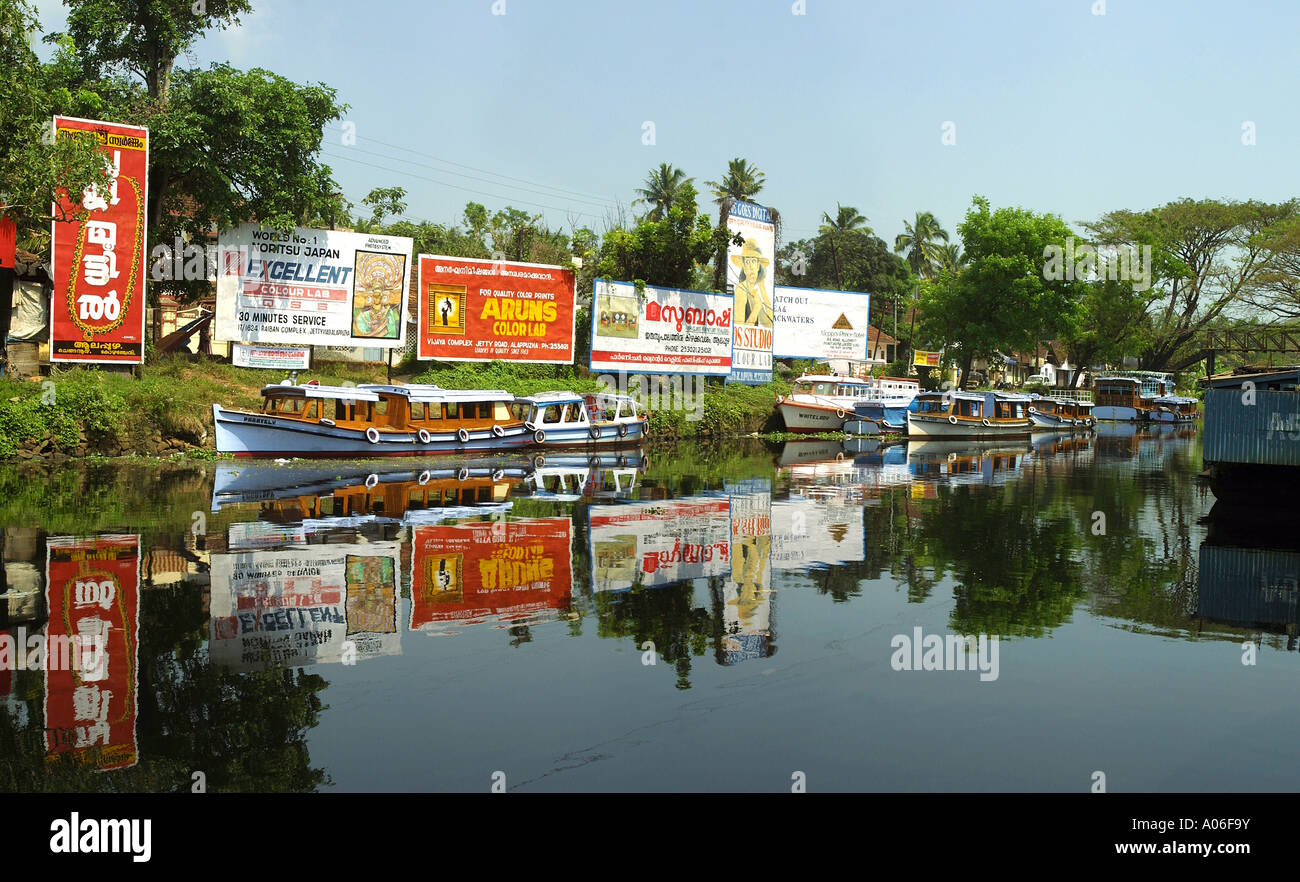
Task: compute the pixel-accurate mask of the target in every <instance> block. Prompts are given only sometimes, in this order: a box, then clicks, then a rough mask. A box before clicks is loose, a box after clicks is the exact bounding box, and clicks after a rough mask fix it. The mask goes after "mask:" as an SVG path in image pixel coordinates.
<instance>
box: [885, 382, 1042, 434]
mask: <svg viewBox="0 0 1300 882" xmlns="http://www.w3.org/2000/svg"><path fill="white" fill-rule="evenodd" d="M1032 401H1033V399H1031V398H1030V397H1029V396H1027V395H1015V394H1011V393H1007V392H961V391H953V392H924V393H922V394H920V395H918V396H917V397H916V409H915V410H914V411H909V412H908V414H907V430H908V435H909V437H916V438H973V439H981V440H983V439H994V438H1028V437H1029V436H1030V433H1031V432H1032V430H1033V426H1034V421H1033V419H1031V418H1030V416H1029V412H1028V408H1029V406H1030V403H1031V402H1032Z"/></svg>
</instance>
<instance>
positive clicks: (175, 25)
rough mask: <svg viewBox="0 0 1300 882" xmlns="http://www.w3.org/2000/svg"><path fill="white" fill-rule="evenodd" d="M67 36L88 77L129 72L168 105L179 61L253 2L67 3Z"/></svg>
mask: <svg viewBox="0 0 1300 882" xmlns="http://www.w3.org/2000/svg"><path fill="white" fill-rule="evenodd" d="M65 3H66V5H67V7H68V33H69V34H70V35H71V36H72V39H73V41H74V42H75V43H76V45H77V46H78V47H79V48H80V50H81V53H80V57H81V59H82V62H83V64H84V66H85V72H86V76H87V78H88V79H91V80H96V79H101V78H102V77H103V75H104V73H105V72H106V71H108V72H115V71H119V70H124V71H127V72H129V73H132V74H135V75H137V76H139V77H140V78H141V79H143V80H144V82H145V86H146V87H147V88H148V90H149V98H150V99H151V100H153V101H155V102H158V103H161V104H166V103H167V102H168V100H169V98H170V93H171V82H172V71H173V69H174V68H175V65H176V59H177V57H179V56H180V55H181V53H183V52H184V51H185V50H186V49H188V48H189V47H190V46H191V45H193V43H194V41H195V40H197V39H198V38H199V37H201V36H202V35H203V34H205V33H207V32H208V31H209V30H211V29H213V28H216V29H218V30H225V29H226V28H228V27H229V26H231V25H235V24H239V16H240V15H242V14H244V13H248V12H252V10H253V7H252V5H251V4H250V3H249V0H203V8H202V10H201V11H199V12H198V13H196V11H195V10H196V4H195V3H193V2H190V0H65Z"/></svg>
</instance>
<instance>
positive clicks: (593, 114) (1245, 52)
mask: <svg viewBox="0 0 1300 882" xmlns="http://www.w3.org/2000/svg"><path fill="white" fill-rule="evenodd" d="M253 3H254V7H255V12H254V14H253V15H251V16H248V17H246V18H245V20H244V23H243V25H242V26H241V27H239V28H237V29H232V30H228V31H225V32H213V33H212V34H210V35H209V36H207V37H205V38H204V39H203V40H202V41H201V43H199V44H198V45H197V46H196V48H195V50H194V52H193V53H192V57H191V58H190V59H187V60H186V62H185V63H198V64H202V65H206V64H208V63H209V62H212V61H217V60H222V61H228V62H230V63H231V64H234V65H235V66H237V67H241V68H249V67H265V68H268V69H270V70H273V71H275V72H276V73H279V74H282V75H284V76H287V77H290V78H292V79H294V80H297V81H300V82H305V81H319V82H325V83H327V84H329V85H331V86H334V87H335V88H336V89H337V90H338V93H339V98H340V100H342V101H343V102H346V103H347V104H349V105H351V108H350V110H349V111H348V112H347V114H346V116H345V118H346V119H347V120H348V121H349V122H352V123H354V124H355V126H356V128H355V132H356V136H357V138H356V143H355V145H352V146H344V145H343V143H342V135H343V133H342V132H341V131H340V130H338V129H337V128H335V129H330V130H327V135H326V148H325V151H326V153H327V156H326V157H325V159H326V161H327V162H328V163H329V164H330V166H331V167H332V168H333V169H334V170H335V173H336V177H337V179H338V180H339V181H340V183H341V184H342V185H343V188H344V192H345V193H346V194H347V196H348V198H349V199H351V200H352V201H353V202H356V203H359V202H360V200H361V198H362V197H363V196H364V195H365V194H366V193H367V192H368V191H369V190H370V189H371V188H372V187H379V186H402V187H405V188H406V189H407V191H408V194H409V196H408V200H407V201H408V204H409V207H408V216H410V217H413V218H419V219H429V220H435V221H440V222H449V221H453V220H456V219H458V218H459V216H460V212H461V210H462V208H463V206H464V204H465V202H467V201H469V200H474V201H478V202H482V203H484V204H485V205H487V206H488V208H489V209H497V208H500V207H503V206H505V205H506V204H514V205H516V206H517V207H520V208H524V209H528V210H531V211H536V212H540V213H541V214H543V215H544V216H545V218H546V220H547V221H548V222H549V223H550V224H551V225H552V226H562V227H565V228H567V227H568V226H569V225H570V222H571V221H573V222H576V223H577V224H579V225H586V226H592V227H593V228H595V229H597V230H599V229H601V228H602V226H601V221H602V218H604V217H605V216H606V215H607V213H608V212H609V211H610V210H611V209H612V207H613V206H614V205H615V204H617V203H622V204H624V205H627V204H629V203H630V202H631V200H632V199H634V198H635V193H634V192H633V190H634V188H635V187H637V186H638V185H639V184H640V182H641V180H642V179H643V178H644V177H645V175H646V173H647V171H648V170H649V169H651V168H652V167H655V166H657V165H658V164H659V163H660V162H669V163H672V164H673V165H676V166H678V167H680V168H683V169H684V170H685V171H686V172H687V174H689V175H692V176H694V177H695V179H696V182H697V185H699V186H700V187H701V189H704V188H703V186H702V185H703V182H704V181H706V180H710V179H715V178H717V177H719V176H720V175H721V174H722V173H723V172H724V171H725V168H726V163H727V160H728V159H730V158H731V157H734V156H743V157H745V158H747V159H749V160H750V161H752V162H754V163H755V164H757V165H758V167H759V168H760V169H762V170H763V171H764V172H765V173H766V175H767V186H766V188H765V189H764V191H763V193H762V194H761V195H760V197H759V199H758V201H759V202H762V203H763V204H767V205H772V206H775V207H776V208H778V209H779V210H780V211H781V212H782V216H783V218H784V220H785V224H786V233H785V239H786V240H790V239H795V238H801V237H803V236H806V235H810V234H812V233H814V232H815V230H816V227H817V224H818V222H819V220H820V217H821V213H822V212H823V211H831V212H832V214H833V213H834V208H835V204H836V202H841V203H844V204H846V205H853V206H855V207H856V208H858V210H859V211H861V212H862V213H863V214H865V215H866V216H867V218H868V219H869V221H870V224H871V226H872V227H873V228H874V230H875V231H876V233H877V234H878V235H880V236H882V237H883V238H885V239H886V241H888V242H890V243H891V244H892V242H893V238H894V236H895V235H896V234H897V233H899V232H901V230H902V221H903V219H904V218H909V219H910V218H912V217H913V216H914V215H915V213H916V212H917V211H919V210H931V211H933V212H934V213H935V214H936V215H937V216H938V218H939V220H940V222H941V223H942V224H943V226H944V227H945V229H947V230H949V231H950V232H952V233H955V232H956V226H957V224H958V223H960V221H961V219H962V217H963V215H964V214H965V211H966V209H967V207H968V206H969V205H970V200H971V197H972V196H973V195H974V194H976V193H979V194H982V195H984V196H987V197H988V198H989V199H990V200H991V201H992V203H993V205H994V207H999V206H1003V205H1018V206H1022V207H1024V208H1028V209H1032V210H1035V211H1050V212H1054V213H1056V214H1058V215H1060V216H1062V217H1063V218H1065V220H1067V221H1069V222H1071V223H1078V222H1081V221H1086V220H1090V219H1093V218H1095V217H1097V216H1099V215H1100V214H1102V213H1103V212H1105V211H1108V210H1111V209H1115V208H1132V209H1143V208H1149V207H1154V206H1156V205H1159V204H1162V203H1164V202H1166V201H1169V200H1172V199H1177V198H1180V197H1183V196H1192V197H1198V198H1199V197H1216V198H1223V199H1248V198H1257V199H1265V200H1270V201H1280V200H1283V199H1287V198H1290V197H1291V196H1292V195H1295V194H1296V190H1297V187H1296V157H1297V155H1300V151H1298V150H1297V148H1300V116H1298V115H1297V114H1296V113H1295V102H1294V97H1293V93H1294V88H1295V86H1294V83H1295V71H1294V64H1295V60H1294V59H1295V57H1296V56H1295V49H1294V42H1295V39H1296V35H1297V33H1300V4H1298V3H1294V2H1240V3H1232V4H1228V3H1224V2H1205V0H1181V2H1173V0H1168V2H1166V0H1104V14H1102V15H1097V14H1094V11H1095V9H1096V8H1097V5H1098V4H1097V0H1037V2H1029V0H1023V2H1022V0H985V2H972V0H954V2H936V0H917V2H906V3H901V2H891V3H875V2H866V0H859V2H852V0H845V2H840V0H805V2H804V3H803V4H802V5H803V8H804V12H805V14H803V15H795V14H793V12H794V11H795V9H794V4H793V3H792V0H694V2H691V0H656V2H653V3H645V4H633V3H625V2H617V0H607V2H595V0H496V4H494V0H455V2H436V0H435V2H414V0H395V2H385V0H373V2H370V3H357V2H355V0H351V2H342V0H318V2H312V3H306V2H288V0H261V2H259V0H253ZM501 3H504V11H505V14H504V15H494V14H493V8H494V5H495V6H496V8H497V10H498V11H499V10H500V9H501V8H502V7H501V5H500V4H501ZM38 5H39V7H40V10H41V13H42V21H43V24H44V26H45V27H46V29H47V30H56V29H58V27H59V26H60V25H61V23H62V21H61V19H62V16H63V14H64V13H63V10H62V8H61V6H60V5H59V4H57V3H55V2H52V0H41V2H40V3H39V4H38ZM647 121H649V122H653V123H654V134H655V143H654V144H653V146H648V145H646V144H643V131H644V129H643V125H644V123H646V122H647ZM947 122H951V123H953V124H954V125H955V136H956V137H955V140H956V143H955V144H951V145H945V144H943V143H942V135H943V126H944V124H945V123H947ZM1247 122H1249V123H1253V128H1254V137H1255V144H1254V145H1253V146H1247V145H1244V144H1243V143H1242V139H1243V125H1244V124H1245V123H1247ZM363 151H367V152H363ZM399 160H408V161H410V162H414V163H417V164H410V162H402V161H399ZM450 163H457V164H458V165H453V164H450ZM376 166H377V167H376ZM475 178H478V179H479V180H476V179H475ZM453 185H454V186H453ZM458 188H462V189H458ZM471 191H474V192H471ZM701 201H702V203H704V202H705V201H706V200H703V199H702V200H701ZM543 206H545V207H543Z"/></svg>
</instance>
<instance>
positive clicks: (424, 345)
mask: <svg viewBox="0 0 1300 882" xmlns="http://www.w3.org/2000/svg"><path fill="white" fill-rule="evenodd" d="M576 284H577V282H576V278H575V276H574V273H573V270H572V269H568V268H565V267H560V266H547V265H544V264H539V263H510V262H508V261H504V260H497V261H493V260H475V259H473V258H468V257H440V256H437V255H429V254H421V255H420V279H419V293H420V296H419V301H420V306H419V319H418V324H417V328H418V333H419V346H418V352H417V356H418V357H419V358H422V359H426V360H427V359H441V360H443V361H493V360H497V359H500V360H502V361H524V362H534V363H538V364H573V322H574V302H575V301H576V299H577V287H576Z"/></svg>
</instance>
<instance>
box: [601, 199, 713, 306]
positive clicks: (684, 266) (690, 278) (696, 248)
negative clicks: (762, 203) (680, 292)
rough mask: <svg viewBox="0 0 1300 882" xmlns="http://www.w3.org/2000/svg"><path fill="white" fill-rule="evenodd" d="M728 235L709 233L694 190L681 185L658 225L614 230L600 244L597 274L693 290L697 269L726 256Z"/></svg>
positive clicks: (647, 222) (640, 225) (644, 222)
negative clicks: (719, 253)
mask: <svg viewBox="0 0 1300 882" xmlns="http://www.w3.org/2000/svg"><path fill="white" fill-rule="evenodd" d="M726 241H727V231H726V228H725V227H724V228H723V229H722V230H717V229H713V228H711V226H710V224H709V219H708V217H706V216H705V215H702V214H699V213H698V209H697V207H696V193H695V187H694V186H692V185H691V184H689V183H687V184H683V185H682V189H681V191H680V192H679V193H678V198H677V201H676V203H675V204H674V205H673V207H672V208H671V209H669V210H668V214H667V216H666V217H665V218H664V219H663V220H660V221H651V220H643V221H641V222H640V223H639V224H637V225H636V226H635V227H634V228H632V229H631V230H611V231H610V232H608V233H606V234H605V238H604V240H603V241H602V243H601V256H600V262H599V274H600V275H601V276H603V277H605V278H611V279H621V280H624V281H640V282H644V283H645V284H648V285H661V286H664V287H669V288H690V287H692V285H693V283H694V279H695V267H696V264H697V263H702V262H704V261H707V260H708V259H709V257H710V255H712V254H713V253H714V252H715V251H716V250H717V249H719V248H721V249H722V250H724V251H725V250H726Z"/></svg>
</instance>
